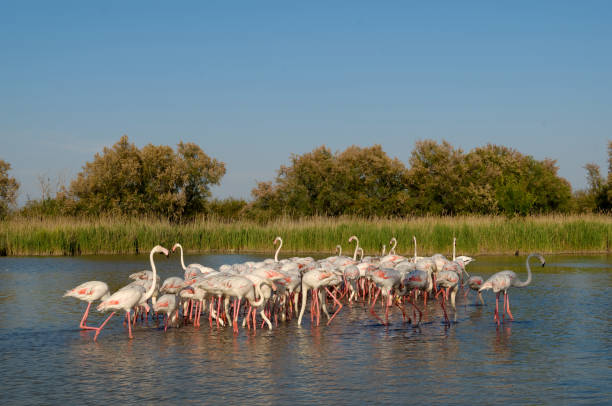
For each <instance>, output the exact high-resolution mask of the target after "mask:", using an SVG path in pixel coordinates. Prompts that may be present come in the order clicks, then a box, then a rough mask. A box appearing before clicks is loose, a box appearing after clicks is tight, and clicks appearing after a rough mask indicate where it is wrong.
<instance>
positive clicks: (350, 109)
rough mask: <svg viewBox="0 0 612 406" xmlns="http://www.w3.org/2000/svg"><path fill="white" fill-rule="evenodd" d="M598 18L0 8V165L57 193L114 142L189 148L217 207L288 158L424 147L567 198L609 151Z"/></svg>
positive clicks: (29, 189) (606, 75)
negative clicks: (550, 179) (536, 182)
mask: <svg viewBox="0 0 612 406" xmlns="http://www.w3.org/2000/svg"><path fill="white" fill-rule="evenodd" d="M611 21H612V2H610V1H584V2H580V1H513V2H497V1H481V2H480V1H479V2H469V1H466V2H463V1H439V2H410V1H397V2H395V1H388V2H373V1H368V2H360V1H346V2H342V1H325V2H323V1H322V2H317V1H278V2H268V1H245V2H238V1H235V2H234V1H219V2H213V1H201V2H200V1H197V2H163V1H146V2H136V1H101V2H84V1H74V2H63V1H44V2H32V1H23V2H21V1H20V2H8V1H5V2H1V3H0V95H1V96H0V159H4V160H6V161H8V162H9V163H10V164H11V165H12V168H13V169H12V171H11V174H12V176H15V177H16V178H17V179H18V180H19V181H20V182H21V185H22V187H21V198H20V199H21V200H20V201H21V202H23V201H24V200H25V198H26V197H27V196H29V197H31V198H38V197H40V188H39V184H38V180H37V178H38V177H39V176H44V177H49V178H51V180H52V183H53V182H54V180H56V179H58V178H59V179H65V180H67V181H69V180H70V179H72V178H73V177H74V176H75V175H76V174H77V173H78V172H79V171H80V169H81V166H82V165H83V164H84V163H85V162H86V161H91V160H92V158H93V156H94V154H95V153H96V152H100V151H101V150H102V148H103V147H104V146H111V145H112V144H114V143H115V142H116V141H118V140H119V138H120V137H121V135H123V134H127V135H128V136H129V137H130V140H131V141H132V142H134V143H136V145H137V146H139V147H142V146H144V145H146V144H148V143H153V144H164V145H171V146H173V147H176V144H177V143H178V142H179V141H181V140H182V141H185V142H195V143H197V144H198V145H200V146H201V147H202V148H203V149H204V151H205V152H206V153H207V154H209V155H210V156H212V157H215V158H217V159H220V160H222V161H224V162H225V163H226V165H227V174H226V175H225V177H224V178H223V179H222V184H221V186H219V187H215V188H214V189H213V194H214V195H215V196H216V197H227V196H234V197H245V198H248V197H250V191H251V189H252V188H253V187H254V186H255V182H256V181H264V180H272V179H273V178H274V176H275V174H276V170H277V169H278V168H279V166H280V165H281V164H286V163H288V160H289V156H290V154H291V153H296V154H302V153H305V152H308V151H311V150H312V149H314V148H315V147H317V146H319V145H322V144H325V145H327V146H329V147H330V148H331V149H332V150H334V151H336V150H344V149H345V148H346V147H348V146H350V145H352V144H356V145H360V146H364V147H365V146H370V145H372V144H381V145H382V147H383V149H384V150H385V151H386V152H387V153H388V154H389V155H390V156H392V157H397V158H399V159H401V160H402V161H404V163H405V164H406V165H407V164H408V162H407V161H408V158H409V156H410V152H411V151H412V150H413V147H414V143H415V141H417V140H419V139H434V140H437V141H441V140H444V139H445V140H447V141H449V142H450V143H451V144H452V145H454V146H455V147H460V148H462V149H463V150H464V151H469V150H470V149H472V148H474V147H477V146H482V145H485V144H487V143H494V144H500V145H505V146H509V147H512V148H516V149H518V150H519V151H520V152H522V153H524V154H529V155H533V156H534V157H535V158H536V159H543V158H553V159H556V160H557V163H558V165H559V167H560V170H559V173H560V175H561V176H562V177H564V178H566V179H567V180H569V181H570V182H571V184H572V186H573V187H574V189H578V188H584V187H585V186H586V182H585V171H584V169H583V168H582V167H583V166H584V165H585V164H586V163H588V162H595V163H597V164H599V165H600V166H601V168H602V172H603V174H604V176H605V171H606V169H607V151H606V147H607V142H608V140H611V139H612V132H611V129H612V51H611V50H612V23H611Z"/></svg>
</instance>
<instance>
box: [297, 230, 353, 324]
mask: <svg viewBox="0 0 612 406" xmlns="http://www.w3.org/2000/svg"><path fill="white" fill-rule="evenodd" d="M351 238H353V237H351ZM341 280H342V279H341V278H340V277H339V276H338V275H336V274H335V273H333V272H331V271H328V270H325V269H312V270H310V271H308V272H305V273H304V275H302V306H301V308H300V315H299V317H298V326H299V325H301V324H302V317H303V316H304V311H305V310H306V301H307V300H308V291H309V290H311V289H312V291H313V293H312V305H311V312H310V317H311V319H314V312H315V311H316V312H317V326H318V325H319V318H320V316H319V314H320V304H319V289H320V288H324V289H325V290H326V291H327V293H329V294H330V295H331V296H332V298H333V299H334V301H335V302H336V304H337V305H338V310H336V312H335V313H334V315H333V316H332V317H331V318H330V319H329V320H328V321H327V324H328V325H329V323H331V322H332V320H333V319H334V317H336V315H337V314H338V312H339V311H340V309H342V303H340V302H339V301H338V299H336V296H335V295H334V294H333V293H332V292H330V290H329V289H328V286H330V285H336V284H337V283H339V282H340V281H341Z"/></svg>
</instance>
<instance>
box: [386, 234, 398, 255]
mask: <svg viewBox="0 0 612 406" xmlns="http://www.w3.org/2000/svg"><path fill="white" fill-rule="evenodd" d="M389 245H390V246H391V248H389V255H395V247H396V246H397V240H396V239H395V237H393V238H391V241H389ZM383 256H385V255H384V254H383Z"/></svg>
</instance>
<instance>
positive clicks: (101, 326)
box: [94, 312, 115, 341]
mask: <svg viewBox="0 0 612 406" xmlns="http://www.w3.org/2000/svg"><path fill="white" fill-rule="evenodd" d="M114 315H115V312H112V313H111V314H110V316H108V317H107V318H106V320H104V323H102V324H101V325H100V327H98V328H97V329H96V335H94V341H96V340H97V339H98V334H100V331H102V329H103V328H104V326H105V325H106V323H108V321H109V320H110V318H111V317H113V316H114Z"/></svg>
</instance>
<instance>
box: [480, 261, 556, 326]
mask: <svg viewBox="0 0 612 406" xmlns="http://www.w3.org/2000/svg"><path fill="white" fill-rule="evenodd" d="M532 257H536V258H538V259H539V260H540V263H541V264H542V266H544V265H545V264H546V260H545V259H544V257H543V256H542V255H541V254H537V253H533V254H529V256H528V257H527V259H526V260H525V266H526V267H527V279H526V280H525V281H521V280H519V278H518V277H517V276H516V273H514V272H513V271H500V272H497V273H495V274H493V276H491V277H490V278H489V279H487V280H486V282H485V283H483V284H482V286H481V287H480V289H478V292H482V291H483V290H487V289H493V292H495V315H494V317H493V318H494V320H495V321H496V322H497V325H499V324H500V322H499V294H500V293H501V292H504V313H502V318H503V317H505V313H506V312H507V313H508V316H509V317H510V320H514V317H513V316H512V312H510V299H509V298H508V289H510V288H511V287H512V286H515V287H517V288H522V287H525V286H527V285H529V284H530V283H531V266H530V265H529V260H530V259H531V258H532Z"/></svg>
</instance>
